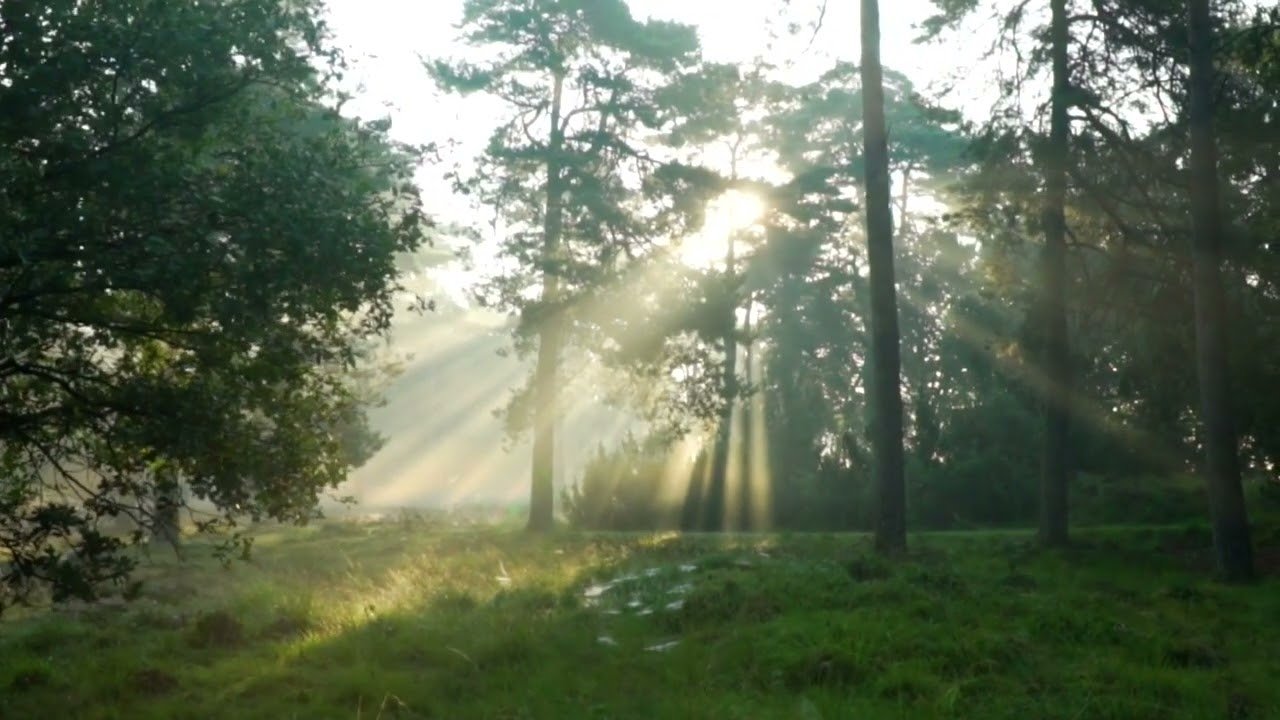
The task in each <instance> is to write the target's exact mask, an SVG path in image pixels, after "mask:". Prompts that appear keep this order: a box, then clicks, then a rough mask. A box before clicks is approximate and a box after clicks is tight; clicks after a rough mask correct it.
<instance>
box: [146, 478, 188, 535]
mask: <svg viewBox="0 0 1280 720" xmlns="http://www.w3.org/2000/svg"><path fill="white" fill-rule="evenodd" d="M181 508H182V487H181V485H180V484H179V482H178V475H177V473H176V472H175V471H174V470H173V469H171V468H168V467H162V468H160V469H159V470H157V471H156V477H155V498H154V509H153V511H152V515H153V517H152V523H153V524H154V528H153V534H152V536H151V539H152V541H153V542H155V543H164V544H166V545H172V546H173V547H175V548H176V547H178V545H179V543H180V541H181V538H182V535H181V531H182V530H181V527H180V524H179V515H178V513H179V511H180V510H181Z"/></svg>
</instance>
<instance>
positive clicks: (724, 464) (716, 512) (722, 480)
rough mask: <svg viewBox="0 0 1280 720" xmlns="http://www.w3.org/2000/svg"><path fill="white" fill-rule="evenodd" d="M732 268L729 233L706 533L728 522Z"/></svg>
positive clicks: (734, 365) (733, 366)
mask: <svg viewBox="0 0 1280 720" xmlns="http://www.w3.org/2000/svg"><path fill="white" fill-rule="evenodd" d="M736 267H737V261H736V258H735V255H734V238H733V233H732V232H730V233H729V238H728V240H727V244H726V246H725V255H724V282H725V288H724V292H725V293H726V296H727V297H728V298H729V300H730V301H729V302H728V303H727V310H726V311H725V312H726V313H727V315H728V316H727V317H726V318H724V322H725V334H724V338H723V339H722V340H721V342H722V347H723V350H724V377H723V379H722V380H721V387H722V392H723V393H724V406H723V407H722V408H721V410H720V418H719V425H718V427H717V428H716V443H715V448H714V449H713V455H712V458H711V487H710V488H708V492H707V502H706V504H705V505H704V507H703V523H702V526H703V528H704V529H707V530H723V529H725V525H726V520H727V519H728V516H727V514H726V510H727V509H728V504H727V495H728V487H729V477H728V475H729V444H730V443H731V442H732V441H733V411H734V407H735V406H736V404H737V396H738V338H737V330H738V304H737V303H736V302H734V301H733V298H734V297H735V295H736V293H737V287H736V284H737V279H736V278H735V277H734V272H735V271H736Z"/></svg>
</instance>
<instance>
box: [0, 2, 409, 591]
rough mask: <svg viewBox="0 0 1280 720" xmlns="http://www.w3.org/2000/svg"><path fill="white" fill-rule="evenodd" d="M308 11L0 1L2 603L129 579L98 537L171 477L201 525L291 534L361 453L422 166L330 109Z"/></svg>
mask: <svg viewBox="0 0 1280 720" xmlns="http://www.w3.org/2000/svg"><path fill="white" fill-rule="evenodd" d="M320 11H321V8H320V4H319V3H317V2H297V3H287V4H282V3H279V2H277V1H276V0H231V1H230V2H221V3H213V2H197V3H180V4H173V3H150V2H141V1H133V0H122V1H121V2H118V3H106V4H103V3H95V4H88V5H86V4H82V3H5V4H4V5H3V6H0V68H2V70H0V73H2V74H3V78H2V79H0V80H2V81H0V147H2V148H3V150H2V151H0V171H2V172H3V174H4V176H5V178H6V182H5V186H4V188H3V190H0V238H3V240H2V241H0V331H2V332H3V345H2V346H0V347H2V354H3V358H2V359H0V397H3V406H2V407H0V470H2V472H0V489H2V490H3V492H0V547H3V549H4V551H5V553H6V554H7V555H8V557H9V564H8V566H7V569H6V570H5V572H4V577H3V582H4V584H5V585H6V586H7V589H8V590H9V591H10V592H9V593H8V595H7V596H6V598H5V600H6V601H16V600H21V599H22V598H23V597H24V596H25V595H27V594H28V593H29V592H30V591H32V590H34V589H36V588H37V587H38V586H39V585H40V584H41V583H47V584H49V585H51V586H52V592H53V595H54V597H55V598H60V597H69V596H79V597H92V596H93V594H94V593H95V592H96V588H97V585H98V584H99V583H100V582H101V581H106V580H118V579H121V578H123V577H124V576H125V575H127V573H128V571H129V569H130V567H131V562H130V560H129V559H128V558H127V557H126V556H125V555H123V554H122V553H121V550H122V549H123V548H124V547H125V546H126V545H127V544H128V542H129V538H127V537H121V536H119V535H117V534H111V533H108V532H107V531H106V529H105V528H104V523H105V522H107V521H110V520H112V519H115V518H120V517H124V518H128V519H131V520H132V521H135V522H136V523H137V524H138V526H139V528H140V530H139V532H138V534H137V537H138V538H140V537H141V535H142V534H143V533H144V532H145V530H147V529H150V528H151V527H152V526H153V524H154V522H155V520H156V518H155V517H154V515H153V513H152V507H153V503H154V502H155V498H157V497H160V496H166V495H168V496H171V495H172V493H171V492H170V491H171V490H172V488H171V487H169V485H170V484H171V483H170V482H169V481H168V480H166V479H165V478H171V477H173V476H175V475H176V476H180V477H181V478H183V481H184V484H185V487H186V497H187V499H188V500H190V501H203V502H205V503H208V504H210V505H212V506H213V507H214V508H215V509H216V512H215V513H214V514H213V515H212V516H211V517H209V519H208V520H207V521H206V522H204V523H202V526H203V527H214V526H223V527H226V526H234V525H235V524H236V522H237V520H238V519H239V518H244V517H246V516H247V517H252V518H259V517H271V518H275V519H279V520H286V521H287V520H293V521H305V520H306V519H308V518H310V517H313V516H314V515H315V513H316V511H317V503H318V495H319V493H320V492H322V491H323V490H324V489H325V488H330V487H334V486H336V485H337V484H338V483H340V482H342V481H343V480H344V479H345V477H346V473H347V470H348V469H349V468H350V467H352V466H353V465H355V464H358V463H359V462H360V461H361V460H362V459H363V458H362V457H361V455H362V454H363V453H364V452H365V451H366V450H367V449H368V446H367V445H366V444H364V443H359V444H357V445H352V444H351V443H349V442H347V441H346V439H347V438H348V437H349V435H350V433H349V432H348V431H350V430H353V429H356V428H354V427H353V423H354V424H355V425H361V424H362V423H363V411H362V409H361V400H360V399H359V398H358V395H357V393H356V392H354V390H353V388H352V387H351V383H350V381H349V378H348V372H347V371H348V370H350V369H351V368H352V367H353V366H354V364H355V362H356V360H357V359H358V356H359V353H360V351H359V347H360V344H361V343H362V342H365V341H367V340H368V339H371V338H376V337H378V336H379V335H381V334H382V333H383V331H384V330H385V329H386V328H387V325H388V322H389V319H390V317H391V314H392V312H393V307H394V305H393V303H394V299H395V297H396V292H397V288H398V283H397V281H396V277H397V272H396V258H397V256H398V255H400V254H402V253H405V252H410V251H413V250H414V249H416V248H417V247H419V246H420V245H421V244H422V243H423V242H424V240H425V233H426V231H427V223H426V221H425V218H424V217H423V214H422V211H421V207H420V203H419V201H418V197H417V192H416V189H415V188H414V186H413V184H412V172H413V170H414V167H415V166H416V163H417V153H416V151H414V150H413V149H411V148H405V147H399V146H397V145H395V144H394V143H392V142H390V141H389V140H388V139H387V137H386V132H385V131H386V124H385V123H366V122H361V121H357V120H353V119H349V118H345V117H343V116H341V115H340V114H339V113H338V112H337V110H336V109H335V107H336V105H337V104H338V101H339V100H340V98H339V97H338V96H337V94H336V93H335V92H334V91H333V89H332V84H331V81H332V79H333V78H334V77H335V76H336V74H338V73H340V72H341V70H342V63H341V58H340V56H339V55H337V54H336V53H335V52H334V51H332V50H331V49H329V48H328V46H327V39H326V29H325V26H324V24H323V23H322V22H321V21H320V20H319V17H320ZM356 434H357V435H359V434H360V433H356ZM157 467H164V468H165V471H164V472H162V473H154V472H149V471H150V470H152V469H154V468H157Z"/></svg>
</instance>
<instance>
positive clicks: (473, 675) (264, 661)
mask: <svg viewBox="0 0 1280 720" xmlns="http://www.w3.org/2000/svg"><path fill="white" fill-rule="evenodd" d="M1275 539H1276V536H1275V534H1274V533H1272V534H1271V535H1267V534H1265V533H1263V537H1262V538H1261V544H1262V546H1263V547H1264V550H1265V548H1269V547H1273V546H1274V545H1276V544H1277V543H1275V542H1274V541H1275ZM1207 540H1208V538H1207V536H1206V533H1205V531H1204V530H1203V529H1202V528H1199V527H1188V528H1163V529H1153V528H1146V529H1143V528H1116V529H1105V530H1103V529H1100V530H1093V531H1087V532H1083V533H1081V534H1079V535H1078V543H1077V546H1076V547H1075V548H1073V549H1071V550H1069V551H1064V552H1052V553H1045V552H1040V551H1037V550H1035V549H1034V546H1033V545H1032V543H1031V538H1030V535H1029V534H1027V533H1021V532H992V533H963V534H961V533H952V534H934V535H929V534H926V535H917V536H913V537H912V538H911V547H912V550H911V552H910V554H909V556H908V557H906V558H904V559H902V560H899V561H895V562H885V561H882V560H879V559H877V558H876V557H874V556H873V555H872V554H871V550H870V544H869V541H868V539H867V538H865V537H863V536H859V535H744V536H736V537H717V536H689V535H685V536H681V535H676V534H664V535H644V536H641V535H583V534H571V533H560V534H553V535H551V536H547V537H542V538H530V537H529V536H527V535H525V534H524V533H522V532H520V531H518V530H516V529H514V528H509V529H502V528H498V529H494V528H487V529H466V530H459V529H448V528H442V527H439V526H437V525H436V524H435V523H428V522H424V521H423V520H421V519H417V518H414V517H411V516H406V517H403V518H399V519H391V520H383V521H381V522H377V523H367V522H366V523H359V522H331V523H328V524H321V525H317V526H314V527H310V528H304V529H271V530H267V531H263V532H262V533H260V536H259V538H258V541H257V546H256V549H255V554H254V556H253V558H252V560H251V561H250V562H247V563H237V564H235V565H233V566H232V567H231V568H230V569H225V570H224V569H222V568H221V567H220V566H218V565H217V564H216V563H214V562H212V561H204V560H188V561H187V562H185V563H178V562H177V561H176V560H175V559H173V558H171V557H157V558H154V559H153V560H152V561H151V563H150V564H149V566H148V567H147V568H146V570H145V573H144V574H145V576H146V577H147V580H148V582H147V583H146V585H145V589H144V591H143V593H142V597H141V598H139V599H137V600H135V601H133V602H132V603H129V604H122V603H115V602H112V603H106V604H102V605H100V606H95V607H70V608H61V609H57V610H53V611H40V612H28V613H26V614H25V615H24V616H18V615H14V616H11V617H9V618H8V619H6V621H5V622H4V623H3V624H0V718H37V717H50V718H84V719H89V718H130V719H135V718H136V719H143V720H145V719H148V718H165V719H170V718H201V719H205V718H237V719H240V718H272V719H283V718H309V719H310V718H346V719H350V718H361V719H373V718H382V719H384V720H389V719H391V718H451V719H452V718H494V719H498V718H510V719H515V718H555V719H559V718H601V719H603V718H716V719H721V718H723V719H730V718H799V719H803V720H811V719H814V718H860V719H876V718H926V719H927V718H981V719H982V720H999V719H1002V718H1009V719H1013V718H1017V719H1019V720H1024V719H1027V718H1044V719H1049V718H1061V719H1063V720H1067V719H1077V718H1116V719H1120V718H1124V719H1125V720H1134V719H1141V718H1151V719H1153V720H1154V719H1155V718H1159V719H1160V720H1168V719H1170V718H1204V719H1205V720H1209V719H1212V720H1223V719H1226V720H1239V719H1243V718H1255V719H1258V718H1280V683H1277V682H1276V672H1277V670H1280V654H1278V653H1280V578H1277V577H1274V576H1272V577H1266V578H1264V579H1263V580H1262V581H1260V582H1259V583H1257V584H1254V585H1249V586H1240V587H1235V586H1224V585H1220V584H1217V583H1215V582H1213V581H1212V579H1211V578H1210V574H1209V572H1208V570H1207V568H1206V555H1205V553H1204V552H1203V548H1204V547H1205V545H1206V544H1207ZM202 550H203V548H201V547H200V546H198V545H197V546H194V547H192V548H190V550H189V555H190V556H192V557H193V558H198V557H203V556H204V553H203V552H202ZM1264 555H1266V552H1264Z"/></svg>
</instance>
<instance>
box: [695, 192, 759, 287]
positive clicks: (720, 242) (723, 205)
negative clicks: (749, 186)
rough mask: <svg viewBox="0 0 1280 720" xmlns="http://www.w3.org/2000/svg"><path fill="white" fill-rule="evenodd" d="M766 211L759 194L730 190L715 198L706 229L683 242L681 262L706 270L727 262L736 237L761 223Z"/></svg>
mask: <svg viewBox="0 0 1280 720" xmlns="http://www.w3.org/2000/svg"><path fill="white" fill-rule="evenodd" d="M764 210H765V207H764V202H763V201H762V200H761V199H760V197H759V196H758V195H756V194H754V193H750V192H746V191H743V190H729V191H728V192H725V193H724V194H722V195H721V196H720V197H718V198H716V199H715V200H712V201H711V202H710V203H708V204H707V217H706V220H705V222H703V225H702V229H701V230H699V231H698V232H697V233H695V234H694V235H692V236H690V237H688V238H687V239H685V240H684V242H683V243H682V244H681V245H680V250H679V253H680V260H681V262H683V263H684V264H686V265H688V266H689V267H692V268H702V269H708V268H712V267H715V266H716V265H719V264H721V263H723V262H724V258H725V255H726V251H727V250H728V247H727V243H728V242H729V241H730V240H731V239H732V236H733V235H734V234H736V233H738V232H741V231H743V230H746V229H748V228H750V227H752V226H754V225H755V224H756V223H758V222H759V221H760V219H761V217H763V216H764Z"/></svg>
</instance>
